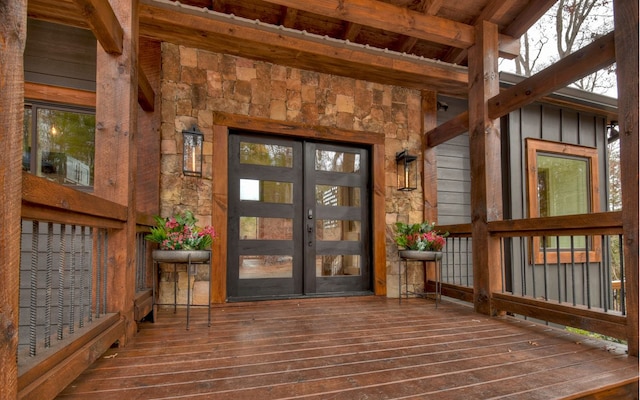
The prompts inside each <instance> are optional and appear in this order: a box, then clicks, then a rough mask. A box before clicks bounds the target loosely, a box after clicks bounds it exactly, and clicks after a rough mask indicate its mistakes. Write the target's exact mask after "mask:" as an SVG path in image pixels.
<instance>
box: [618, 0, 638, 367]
mask: <svg viewBox="0 0 640 400" xmlns="http://www.w3.org/2000/svg"><path fill="white" fill-rule="evenodd" d="M613 6H614V7H613V9H614V21H615V27H616V30H615V38H616V62H617V74H618V96H619V98H620V99H621V100H620V103H619V107H620V121H619V123H620V125H619V127H620V170H621V180H622V187H623V190H622V219H623V221H624V226H623V230H624V239H625V240H624V263H625V265H626V266H627V268H625V274H626V276H625V280H626V281H627V282H629V283H630V285H632V286H631V287H630V288H629V289H628V290H627V307H628V309H629V316H630V320H629V325H628V327H629V331H628V337H629V343H630V345H629V354H633V355H635V356H636V357H637V356H638V353H639V351H640V342H639V337H638V325H639V321H638V317H639V315H640V312H639V311H638V307H639V306H640V305H639V301H638V296H639V293H638V292H639V291H638V282H639V280H640V276H639V274H640V271H639V268H638V265H639V263H638V257H639V254H638V253H639V249H640V238H639V237H638V235H640V231H639V229H638V224H639V222H640V215H639V214H640V211H639V208H640V204H639V200H638V198H639V197H640V185H639V183H638V174H639V171H640V166H639V161H638V159H639V157H638V149H639V148H640V140H639V139H638V135H639V132H640V125H639V124H640V123H639V122H638V101H639V100H638V97H639V95H638V85H639V82H638V25H639V24H638V18H639V17H638V2H637V1H623V0H616V1H614V4H613Z"/></svg>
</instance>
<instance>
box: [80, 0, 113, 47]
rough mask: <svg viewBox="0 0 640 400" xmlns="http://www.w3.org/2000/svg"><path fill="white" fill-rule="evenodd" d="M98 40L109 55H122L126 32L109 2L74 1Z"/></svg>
mask: <svg viewBox="0 0 640 400" xmlns="http://www.w3.org/2000/svg"><path fill="white" fill-rule="evenodd" d="M73 2H74V3H75V4H76V6H78V9H79V11H80V13H81V14H82V16H83V17H84V18H85V20H86V22H87V24H88V25H89V27H90V28H91V31H92V32H93V34H94V35H95V37H96V39H97V40H98V42H99V43H100V45H101V46H102V48H103V49H104V51H106V52H107V53H109V54H118V55H119V54H122V43H123V37H124V30H123V29H122V26H121V25H120V22H118V18H116V14H115V12H114V11H113V9H112V8H111V5H110V4H109V1H108V0H73Z"/></svg>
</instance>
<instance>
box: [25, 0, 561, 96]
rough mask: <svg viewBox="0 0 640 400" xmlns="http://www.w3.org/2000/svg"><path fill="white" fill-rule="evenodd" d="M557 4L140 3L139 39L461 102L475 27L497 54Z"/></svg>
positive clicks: (78, 19) (36, 13)
mask: <svg viewBox="0 0 640 400" xmlns="http://www.w3.org/2000/svg"><path fill="white" fill-rule="evenodd" d="M81 3H83V2H82V1H80V0H60V1H56V2H51V1H48V0H30V1H29V3H28V12H29V16H30V17H33V18H38V19H44V20H49V21H52V22H57V23H63V24H69V25H74V26H78V27H83V28H87V24H86V22H85V20H84V17H83V16H82V14H81V13H80V11H79V10H80V8H79V7H78V6H77V4H81ZM553 3H555V0H543V1H542V0H536V1H534V0H529V1H525V0H518V1H516V0H508V1H504V0H482V1H481V0H458V1H455V2H448V1H447V2H445V1H444V0H383V1H375V0H348V1H346V0H328V1H304V2H301V1H299V0H243V1H230V0H215V1H213V0H184V1H182V2H181V3H178V2H171V1H167V0H141V2H140V15H139V17H140V35H142V36H146V37H149V38H152V39H156V40H161V41H170V42H173V43H177V44H184V45H188V46H193V47H197V48H202V49H208V50H212V51H219V52H225V53H229V54H234V55H238V56H244V57H249V58H255V59H259V60H265V61H269V62H274V63H278V64H283V65H290V66H294V67H298V68H305V69H312V70H316V71H321V72H327V73H333V74H337V75H342V76H349V77H353V78H358V79H367V80H370V81H374V82H379V83H385V84H394V85H402V86H406V87H411V88H416V89H429V90H436V91H438V92H440V93H442V94H448V95H464V94H465V93H466V90H467V86H468V81H467V71H466V65H467V49H468V48H469V47H470V46H472V45H473V43H474V42H475V29H474V25H475V24H476V23H478V22H479V21H482V20H487V21H490V22H493V23H495V24H496V25H497V26H498V30H499V34H500V53H501V55H502V56H503V57H507V58H514V57H515V56H517V54H518V52H519V37H520V36H521V35H522V34H523V33H524V32H525V31H526V30H527V29H528V28H529V27H530V26H531V25H532V24H534V23H535V21H536V20H537V19H538V18H540V16H541V15H542V14H544V12H545V11H547V10H548V8H549V7H551V5H552V4H553Z"/></svg>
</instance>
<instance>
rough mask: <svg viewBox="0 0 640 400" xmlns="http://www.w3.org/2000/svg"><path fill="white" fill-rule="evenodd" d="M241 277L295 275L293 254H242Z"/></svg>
mask: <svg viewBox="0 0 640 400" xmlns="http://www.w3.org/2000/svg"><path fill="white" fill-rule="evenodd" d="M239 265H240V271H239V277H240V279H270V278H291V277H293V256H291V255H289V254H283V255H254V256H240V260H239Z"/></svg>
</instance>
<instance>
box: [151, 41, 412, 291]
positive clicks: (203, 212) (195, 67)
mask: <svg viewBox="0 0 640 400" xmlns="http://www.w3.org/2000/svg"><path fill="white" fill-rule="evenodd" d="M161 92H162V128H161V135H162V145H161V149H162V161H161V196H160V199H161V215H162V216H168V215H171V214H174V213H176V212H179V211H182V210H185V209H190V210H192V211H193V212H194V214H195V215H196V216H197V218H198V220H199V224H201V225H206V224H212V225H213V226H214V227H215V226H216V223H215V221H211V214H212V210H211V196H212V181H213V179H216V176H215V173H214V172H213V171H212V152H213V149H212V125H213V112H225V113H231V114H239V115H248V116H253V117H260V118H267V119H271V120H275V121H282V122H295V123H303V124H305V125H307V126H322V127H334V128H340V129H346V130H354V131H365V132H374V133H383V134H384V136H385V171H386V176H385V181H386V190H385V198H386V210H385V211H386V216H385V220H386V225H387V227H386V231H387V243H386V245H387V284H388V290H387V291H388V293H389V295H390V296H395V295H397V290H398V289H397V273H398V272H397V271H398V268H397V262H396V260H397V255H396V248H395V245H394V244H393V230H392V229H393V226H394V224H395V222H396V221H405V222H406V221H412V222H413V221H416V222H417V221H420V220H421V219H422V193H421V191H420V190H416V191H414V192H410V193H407V192H398V191H397V190H396V186H395V185H396V163H395V154H396V152H398V151H400V150H402V149H404V148H409V149H413V151H414V152H415V153H416V154H418V153H419V149H420V148H421V138H420V136H421V135H420V127H421V120H420V119H421V106H420V103H421V97H420V93H419V92H418V91H416V90H411V89H407V88H403V87H397V86H390V85H382V84H378V83H372V82H367V81H362V80H355V79H351V78H345V77H341V76H335V75H327V74H321V73H317V72H313V71H305V70H300V69H296V68H290V67H286V66H281V65H275V64H270V63H266V62H261V61H255V60H250V59H245V58H240V57H235V56H231V55H226V54H217V53H212V52H208V51H204V50H199V49H194V48H188V47H183V46H178V45H174V44H169V43H164V44H163V45H162V88H161ZM194 124H195V125H196V126H197V127H198V128H199V129H200V131H202V133H203V134H204V137H205V146H204V165H203V177H202V178H194V177H185V176H183V174H182V161H181V157H182V154H181V153H182V134H181V132H182V130H183V129H188V128H189V127H191V126H192V125H194ZM220 234H224V232H220ZM419 281H421V278H419V279H418V278H417V277H416V282H419ZM203 286H204V285H203ZM196 295H198V294H196Z"/></svg>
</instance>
